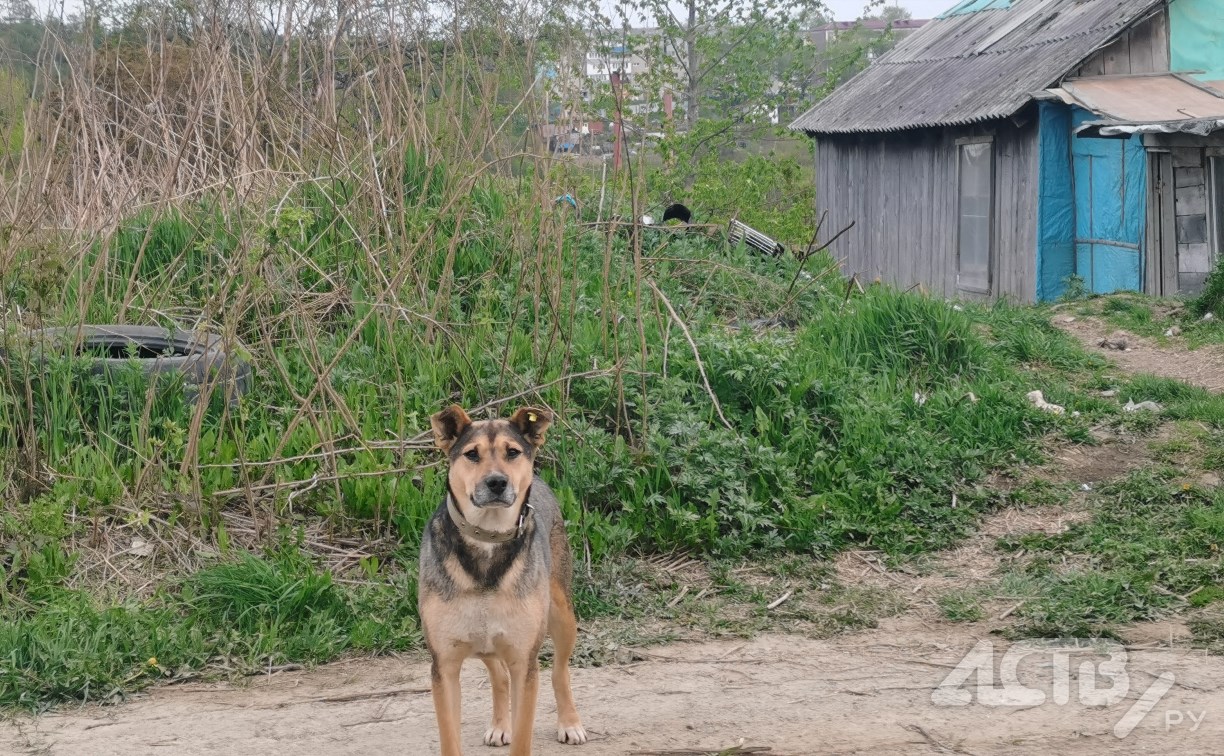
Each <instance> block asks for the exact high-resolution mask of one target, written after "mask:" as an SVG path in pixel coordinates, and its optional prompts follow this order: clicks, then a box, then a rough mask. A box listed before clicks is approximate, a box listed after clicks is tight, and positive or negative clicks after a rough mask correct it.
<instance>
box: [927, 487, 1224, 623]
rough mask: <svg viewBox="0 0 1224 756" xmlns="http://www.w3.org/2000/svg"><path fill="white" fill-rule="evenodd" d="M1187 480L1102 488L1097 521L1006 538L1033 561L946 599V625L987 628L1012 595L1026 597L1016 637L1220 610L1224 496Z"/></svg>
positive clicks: (1095, 505)
mask: <svg viewBox="0 0 1224 756" xmlns="http://www.w3.org/2000/svg"><path fill="white" fill-rule="evenodd" d="M1183 480H1184V476H1182V475H1180V474H1179V473H1178V472H1177V471H1175V470H1173V469H1172V468H1160V467H1157V468H1144V469H1140V470H1137V471H1135V472H1133V473H1131V474H1130V475H1128V476H1126V477H1124V478H1122V479H1120V480H1117V481H1114V482H1112V483H1109V484H1107V485H1104V486H1102V487H1100V488H1099V489H1098V490H1097V491H1096V492H1095V493H1094V494H1093V496H1092V512H1093V514H1092V517H1091V518H1090V519H1088V520H1086V521H1083V522H1079V523H1076V524H1073V525H1071V526H1069V527H1068V528H1067V530H1065V531H1064V532H1062V533H1058V534H1053V535H1051V534H1044V533H1031V534H1027V535H1021V536H1015V537H1008V538H1004V539H1002V540H1000V542H999V544H998V547H999V548H1000V549H1001V550H1002V551H1003V552H1004V553H1010V554H1012V555H1014V556H1016V557H1019V556H1023V557H1024V558H1023V559H1022V560H1020V561H1019V562H1017V563H1016V565H1017V566H1015V567H1012V568H1011V569H1010V570H1009V571H1008V572H1007V573H1005V574H1004V575H1003V576H1002V577H1000V578H999V580H998V581H997V582H996V583H994V584H992V585H980V586H972V587H970V588H967V589H964V590H961V591H956V592H952V593H949V594H947V595H945V596H942V597H941V598H940V599H939V602H938V603H939V606H940V609H941V611H942V613H943V615H944V617H945V618H947V619H950V620H953V621H976V620H979V619H981V618H982V616H983V615H982V611H981V608H980V604H981V602H982V601H983V600H985V599H988V598H990V596H991V595H994V594H998V595H1007V596H1011V597H1021V598H1022V599H1023V601H1022V603H1020V604H1019V605H1018V606H1017V607H1016V609H1015V611H1014V616H1015V617H1016V619H1017V622H1016V624H1014V625H1012V626H1010V627H1009V628H1008V630H1007V632H1008V633H1009V634H1010V635H1011V636H1013V637H1115V636H1116V634H1117V632H1118V630H1119V628H1120V627H1122V626H1124V625H1126V624H1128V623H1132V622H1140V621H1146V620H1155V619H1162V618H1165V617H1168V616H1170V615H1172V614H1174V613H1178V612H1186V611H1189V610H1192V609H1196V608H1200V607H1205V606H1209V605H1214V604H1215V603H1216V602H1217V601H1219V600H1220V599H1222V598H1224V591H1222V590H1221V587H1220V586H1221V583H1222V581H1224V558H1222V556H1221V547H1222V546H1224V492H1222V491H1221V490H1220V489H1219V488H1215V489H1206V488H1202V487H1199V486H1197V485H1195V484H1192V483H1189V482H1183ZM1204 632H1208V631H1204ZM1196 634H1197V635H1198V636H1200V637H1199V638H1198V640H1200V641H1202V642H1204V643H1209V642H1211V638H1210V637H1208V635H1204V634H1203V633H1200V632H1198V631H1196Z"/></svg>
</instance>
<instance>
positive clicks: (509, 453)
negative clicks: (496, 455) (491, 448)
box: [506, 449, 523, 459]
mask: <svg viewBox="0 0 1224 756" xmlns="http://www.w3.org/2000/svg"><path fill="white" fill-rule="evenodd" d="M522 453H523V451H522V450H521V449H507V450H506V459H515V458H516V457H518V456H519V455H520V454H522Z"/></svg>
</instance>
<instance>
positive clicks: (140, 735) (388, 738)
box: [0, 617, 1224, 756]
mask: <svg viewBox="0 0 1224 756" xmlns="http://www.w3.org/2000/svg"><path fill="white" fill-rule="evenodd" d="M983 630H984V628H981V629H976V630H975V626H974V625H946V624H942V623H932V624H926V623H924V622H923V621H921V620H918V619H915V618H913V617H909V618H899V619H895V620H889V621H886V622H885V623H884V624H882V626H881V627H880V628H879V629H877V630H871V631H867V632H861V633H855V634H853V635H847V636H842V637H838V638H834V639H830V640H822V641H817V640H809V639H805V638H800V637H787V636H766V637H762V638H758V639H755V640H751V641H738V642H737V641H722V642H716V643H700V644H677V645H671V646H663V647H657V648H652V649H645V650H644V651H643V652H642V653H641V654H639V658H640V659H641V660H640V661H637V662H634V663H630V664H626V665H621V666H612V667H603V668H596V669H578V670H575V671H574V687H575V691H576V693H577V696H578V702H579V706H580V709H581V711H582V714H583V718H584V721H585V723H586V726H587V728H588V730H589V731H590V734H591V737H592V740H591V742H590V743H588V744H587V745H585V746H562V745H559V744H557V743H556V742H555V741H553V738H552V727H553V719H552V717H553V699H552V693H551V690H550V689H548V688H547V687H545V688H544V689H543V690H542V691H541V695H540V707H539V709H540V710H539V718H538V719H537V721H536V731H535V735H536V743H537V748H536V752H537V753H539V754H571V755H572V756H611V755H612V754H617V755H621V754H631V753H635V752H651V753H654V752H659V751H664V752H667V751H682V752H684V753H688V752H689V751H692V752H693V753H701V752H702V751H701V750H699V749H708V750H709V751H710V752H716V751H717V750H718V749H724V748H728V747H730V746H734V745H736V744H738V743H740V742H741V739H742V741H743V744H744V746H745V747H748V746H758V747H761V746H769V747H770V748H771V749H772V750H771V751H769V756H776V755H777V754H792V755H794V754H859V753H861V754H868V753H870V754H882V753H888V754H893V753H896V754H901V753H905V754H912V753H961V754H1002V753H1020V752H1025V753H1059V752H1062V753H1075V754H1095V753H1102V754H1104V753H1111V754H1118V753H1121V754H1130V753H1134V754H1139V753H1153V752H1165V753H1176V754H1209V753H1217V754H1218V753H1224V658H1221V657H1205V656H1204V655H1203V653H1202V652H1201V651H1199V652H1196V651H1190V650H1186V649H1180V650H1179V649H1151V650H1130V651H1129V652H1128V654H1127V659H1126V660H1125V664H1124V669H1125V670H1126V675H1127V680H1128V685H1129V690H1128V692H1127V694H1126V697H1125V699H1124V700H1121V701H1119V702H1117V703H1114V704H1113V705H1106V706H1098V707H1094V706H1085V705H1083V704H1082V703H1081V702H1080V694H1081V692H1082V688H1081V687H1080V685H1079V684H1078V681H1077V678H1078V677H1080V676H1079V674H1078V672H1077V670H1078V665H1079V663H1080V660H1081V659H1084V658H1089V659H1096V661H1098V662H1099V661H1103V658H1102V657H1094V656H1093V655H1092V654H1089V655H1088V657H1083V656H1073V657H1071V659H1072V662H1071V664H1070V666H1069V669H1070V673H1069V679H1070V685H1069V689H1068V691H1069V695H1068V699H1069V700H1068V702H1067V703H1066V704H1062V705H1059V704H1057V703H1052V702H1051V700H1052V698H1053V695H1052V694H1053V688H1052V687H1051V680H1052V679H1054V678H1055V677H1057V674H1056V673H1055V670H1056V669H1058V667H1057V666H1056V664H1055V663H1054V662H1053V661H1052V660H1053V659H1054V656H1053V655H1052V654H1049V653H1031V654H1029V655H1028V656H1026V657H1024V659H1023V660H1022V662H1021V664H1020V666H1019V670H1020V671H1019V673H1018V676H1017V679H1018V680H1019V682H1020V683H1021V684H1022V685H1023V686H1025V688H1026V689H1028V688H1031V689H1036V690H1040V689H1044V691H1045V695H1046V698H1047V702H1046V703H1045V704H1037V703H1035V702H1034V701H1031V700H1030V701H1027V702H1020V701H1015V702H1014V703H1015V704H1016V705H1004V706H998V705H984V704H983V703H982V702H981V701H979V700H978V696H980V695H981V694H982V689H981V688H977V687H974V678H973V677H970V678H969V679H968V680H967V681H966V682H965V684H964V685H962V686H961V687H960V688H959V689H958V690H959V691H961V695H971V694H972V695H973V696H974V697H973V703H970V704H968V705H963V706H949V705H937V704H936V703H934V702H933V701H932V691H934V690H935V689H936V688H937V687H938V686H939V685H940V682H941V681H943V680H944V679H945V678H946V677H947V675H948V674H949V673H950V672H952V671H953V668H954V667H955V666H956V665H957V664H958V663H959V662H960V661H961V659H962V658H963V657H964V655H965V653H966V652H968V651H969V650H971V649H973V648H974V647H975V644H977V643H978V642H979V641H980V640H990V641H991V642H993V643H994V644H995V647H996V649H997V650H998V651H999V652H1000V653H999V654H996V658H995V664H994V667H995V669H996V677H995V680H996V686H997V685H998V681H999V680H1000V679H1001V677H1000V676H999V674H998V669H999V657H1001V656H1002V653H1001V652H1002V651H1003V650H1004V649H1005V648H1006V647H1007V644H1006V643H1005V642H1004V641H1001V640H998V639H993V638H992V637H991V636H989V635H988V634H987V633H985V632H983ZM1165 673H1171V674H1172V681H1173V682H1172V685H1171V686H1170V687H1168V690H1167V691H1166V692H1165V693H1164V694H1163V695H1162V696H1156V694H1157V693H1159V692H1160V691H1161V690H1163V689H1164V688H1165V684H1164V683H1163V682H1161V681H1160V675H1162V674H1165ZM545 679H547V676H545ZM428 684H429V676H428V666H427V665H426V664H425V663H423V662H422V661H420V660H408V661H405V660H394V659H377V660H351V661H347V662H342V663H338V664H333V665H329V666H325V667H322V668H320V669H316V670H312V671H308V672H291V673H282V674H278V675H274V676H272V677H270V678H254V679H252V680H250V681H249V682H248V683H246V684H245V685H240V686H236V685H231V684H218V685H187V686H179V687H163V688H159V689H156V690H154V691H152V692H151V693H150V694H148V695H145V696H142V697H140V698H138V699H137V700H135V701H132V702H129V703H126V704H123V705H120V706H113V707H105V708H103V707H96V706H85V707H76V708H69V709H64V710H60V711H56V712H53V713H50V714H46V715H43V716H41V717H38V718H19V719H10V720H9V721H6V722H4V723H3V724H2V725H0V752H3V753H12V754H53V755H56V756H58V755H59V754H90V755H91V756H106V755H108V754H124V755H125V756H133V755H135V754H158V755H159V756H162V755H164V754H206V753H207V754H213V753H225V754H233V755H234V756H240V755H242V754H252V755H253V754H260V755H261V756H262V755H265V754H267V755H273V754H286V755H289V756H303V755H304V754H361V755H362V756H368V754H373V753H400V754H411V755H413V756H415V755H416V754H429V753H436V752H437V750H436V749H437V737H436V734H435V730H434V721H433V711H432V706H431V703H430V698H429V695H428V693H425V692H424V691H425V690H426V689H427V688H428ZM1097 684H1098V686H1099V687H1100V688H1103V689H1104V688H1109V687H1110V685H1111V683H1110V682H1109V681H1108V680H1106V678H1103V677H1099V676H1098V680H1097ZM1015 690H1016V689H1013V692H1015ZM1019 692H1020V693H1023V692H1024V691H1023V690H1021V691H1019ZM989 695H990V694H989V693H987V696H989ZM1030 695H1031V694H1030ZM1144 697H1149V698H1157V700H1155V701H1154V705H1153V706H1152V707H1151V709H1150V713H1148V714H1147V715H1146V716H1144V717H1142V718H1141V719H1140V718H1138V716H1136V715H1135V714H1132V715H1131V720H1133V721H1134V722H1135V723H1136V724H1135V727H1134V729H1133V731H1131V732H1129V734H1127V735H1126V736H1125V737H1122V738H1119V737H1117V736H1116V735H1115V734H1114V729H1115V726H1117V725H1118V724H1119V722H1120V721H1122V720H1123V719H1124V718H1125V717H1127V714H1128V712H1129V711H1130V710H1131V709H1132V707H1133V706H1135V703H1136V701H1137V700H1139V699H1141V698H1144ZM1136 711H1138V710H1136ZM488 714H489V702H488V689H487V686H486V685H485V682H484V679H483V668H482V667H481V666H480V665H479V664H478V663H469V665H468V666H467V667H465V669H464V746H465V752H466V753H475V754H480V753H490V752H491V751H488V750H487V749H486V748H485V747H484V746H483V745H481V736H482V734H483V732H484V728H485V725H486V719H487V717H488ZM1131 720H1127V721H1131ZM1123 724H1125V722H1124V723H1123ZM503 753H504V751H503Z"/></svg>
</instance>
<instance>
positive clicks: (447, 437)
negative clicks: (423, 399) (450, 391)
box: [429, 404, 472, 452]
mask: <svg viewBox="0 0 1224 756" xmlns="http://www.w3.org/2000/svg"><path fill="white" fill-rule="evenodd" d="M471 424H472V418H470V417H468V416H467V413H466V412H464V411H463V408H462V407H460V406H459V405H458V404H452V405H451V406H449V407H447V408H446V409H444V410H442V411H441V412H439V413H438V414H436V415H434V416H433V417H431V418H429V425H430V427H432V428H433V436H434V443H435V444H437V445H438V448H439V449H441V450H442V451H444V452H449V451H450V449H451V447H452V446H454V445H455V442H456V441H458V440H459V437H460V436H462V435H463V432H464V431H465V430H467V428H468V426H469V425H471Z"/></svg>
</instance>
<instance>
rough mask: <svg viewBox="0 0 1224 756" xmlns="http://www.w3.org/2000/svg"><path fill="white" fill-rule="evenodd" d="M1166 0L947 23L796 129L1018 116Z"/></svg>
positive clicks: (1099, 0) (1085, 0)
mask: <svg viewBox="0 0 1224 756" xmlns="http://www.w3.org/2000/svg"><path fill="white" fill-rule="evenodd" d="M1162 4H1163V0H1016V2H1014V3H1013V4H1012V6H1011V7H1010V8H1008V9H1006V10H981V11H977V12H975V13H968V14H964V15H956V16H949V17H947V18H940V19H936V20H934V21H931V22H930V23H928V24H926V25H925V26H923V27H922V28H921V29H919V30H918V31H916V32H914V33H913V34H912V35H910V36H908V37H906V38H905V39H904V40H903V41H902V42H901V44H899V45H898V46H897V47H896V48H895V49H893V50H892V51H891V52H889V53H888V54H887V55H885V56H884V57H882V58H880V59H879V60H878V61H876V62H875V63H872V64H871V65H870V66H868V67H867V68H866V69H865V70H863V71H862V72H861V73H859V74H858V75H857V76H855V77H854V78H853V79H851V80H850V81H848V82H846V83H845V84H844V85H842V86H841V87H839V88H837V89H836V90H834V91H833V93H832V94H830V95H829V96H828V97H826V98H825V99H824V100H822V101H820V102H819V103H817V104H816V106H815V107H813V108H812V109H811V110H809V111H808V112H806V113H804V114H803V115H801V116H799V118H797V119H795V121H794V123H792V124H791V128H792V129H795V130H798V131H806V132H808V133H810V134H852V133H859V132H882V131H900V130H903V129H913V128H923V127H931V126H951V125H957V124H968V123H975V122H978V121H984V120H988V119H991V118H1003V117H1006V116H1010V115H1012V114H1013V113H1015V112H1016V111H1017V110H1019V109H1020V108H1021V107H1022V106H1023V105H1024V104H1025V103H1026V102H1028V101H1029V99H1030V97H1031V93H1032V92H1035V91H1038V90H1041V89H1045V88H1046V87H1049V86H1051V85H1052V84H1054V83H1055V82H1056V81H1057V80H1058V79H1059V78H1060V77H1062V76H1065V75H1066V74H1067V72H1069V71H1071V70H1072V69H1073V68H1075V66H1076V65H1077V64H1079V63H1080V62H1081V61H1083V60H1084V59H1085V58H1087V57H1088V56H1090V55H1091V54H1092V53H1093V52H1095V51H1096V50H1097V49H1099V48H1101V47H1103V46H1104V45H1106V44H1108V43H1109V42H1110V41H1111V40H1112V39H1113V38H1114V37H1116V36H1117V35H1118V34H1119V33H1120V32H1122V31H1123V30H1125V29H1126V28H1127V27H1129V26H1130V25H1132V24H1133V23H1135V22H1136V21H1139V20H1142V19H1143V18H1145V17H1146V16H1147V15H1148V14H1149V13H1150V12H1151V11H1152V10H1153V9H1155V8H1157V7H1159V6H1161V5H1162Z"/></svg>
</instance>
